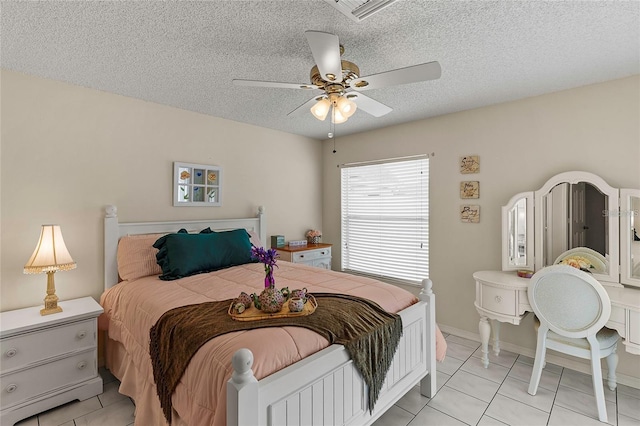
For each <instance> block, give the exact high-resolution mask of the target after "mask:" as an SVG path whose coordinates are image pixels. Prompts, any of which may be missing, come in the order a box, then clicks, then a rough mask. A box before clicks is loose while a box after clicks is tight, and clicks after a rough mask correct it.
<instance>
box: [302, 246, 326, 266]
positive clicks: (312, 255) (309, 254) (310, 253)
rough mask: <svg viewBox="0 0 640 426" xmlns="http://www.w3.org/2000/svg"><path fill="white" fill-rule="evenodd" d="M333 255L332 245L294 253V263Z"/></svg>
mask: <svg viewBox="0 0 640 426" xmlns="http://www.w3.org/2000/svg"><path fill="white" fill-rule="evenodd" d="M330 256H331V247H327V248H322V249H316V250H306V251H303V252H298V253H293V262H294V263H302V262H308V261H310V260H315V259H320V258H322V257H330Z"/></svg>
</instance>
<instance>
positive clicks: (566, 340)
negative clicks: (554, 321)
mask: <svg viewBox="0 0 640 426" xmlns="http://www.w3.org/2000/svg"><path fill="white" fill-rule="evenodd" d="M534 321H535V324H534V327H535V329H536V332H537V331H538V328H540V320H539V319H538V317H534ZM547 339H550V340H555V341H556V342H560V343H563V344H565V345H571V346H575V347H577V348H582V349H586V350H589V341H588V340H587V339H574V338H571V337H564V336H561V335H559V334H558V333H555V332H553V331H551V330H549V331H548V332H547ZM596 339H598V343H599V344H600V348H609V347H611V346H613V345H615V344H617V343H618V341H619V340H620V335H618V332H617V331H616V330H611V329H610V328H607V327H602V328H601V329H600V331H598V334H596Z"/></svg>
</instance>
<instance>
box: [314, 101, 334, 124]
mask: <svg viewBox="0 0 640 426" xmlns="http://www.w3.org/2000/svg"><path fill="white" fill-rule="evenodd" d="M330 109H331V102H329V99H327V98H322V99H320V100H319V101H318V102H316V103H315V104H314V105H313V106H312V107H311V114H313V116H314V117H315V118H317V119H318V120H320V121H324V120H325V118H327V114H329V110H330Z"/></svg>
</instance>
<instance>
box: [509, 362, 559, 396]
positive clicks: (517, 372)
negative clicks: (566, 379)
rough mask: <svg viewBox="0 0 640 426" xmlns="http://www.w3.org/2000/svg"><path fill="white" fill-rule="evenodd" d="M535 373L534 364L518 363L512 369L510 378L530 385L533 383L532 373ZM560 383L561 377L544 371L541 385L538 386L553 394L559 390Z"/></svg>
mask: <svg viewBox="0 0 640 426" xmlns="http://www.w3.org/2000/svg"><path fill="white" fill-rule="evenodd" d="M532 372H533V364H531V365H529V364H525V363H523V362H516V363H515V364H513V367H511V371H509V376H510V377H513V378H514V379H518V380H521V381H523V382H527V383H529V382H530V381H531V373H532ZM559 383H560V375H559V374H555V373H552V372H550V371H548V370H542V375H541V376H540V383H539V384H538V387H539V388H544V389H548V390H550V391H552V392H555V391H556V389H558V384H559Z"/></svg>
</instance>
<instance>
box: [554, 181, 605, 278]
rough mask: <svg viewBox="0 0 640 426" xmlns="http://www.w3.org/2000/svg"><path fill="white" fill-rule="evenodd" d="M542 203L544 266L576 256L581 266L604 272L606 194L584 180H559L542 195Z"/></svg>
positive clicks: (592, 270)
mask: <svg viewBox="0 0 640 426" xmlns="http://www.w3.org/2000/svg"><path fill="white" fill-rule="evenodd" d="M543 203H544V206H543V209H544V212H545V218H544V264H545V266H546V265H553V264H556V263H559V262H560V261H562V260H563V259H565V258H567V257H572V258H576V256H579V257H580V258H582V259H584V263H585V264H586V268H585V269H587V268H588V269H589V270H590V271H591V272H595V273H604V272H607V271H608V270H609V267H608V260H607V259H608V257H609V235H608V234H607V230H608V224H609V214H608V212H609V208H608V206H609V200H608V196H607V195H605V194H603V193H602V192H600V190H598V188H597V187H595V186H594V185H592V184H590V183H588V182H578V183H574V184H572V183H567V182H563V183H560V184H558V185H556V186H555V187H553V188H552V189H551V191H549V193H548V194H547V195H546V196H544V198H543ZM582 259H581V261H582Z"/></svg>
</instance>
